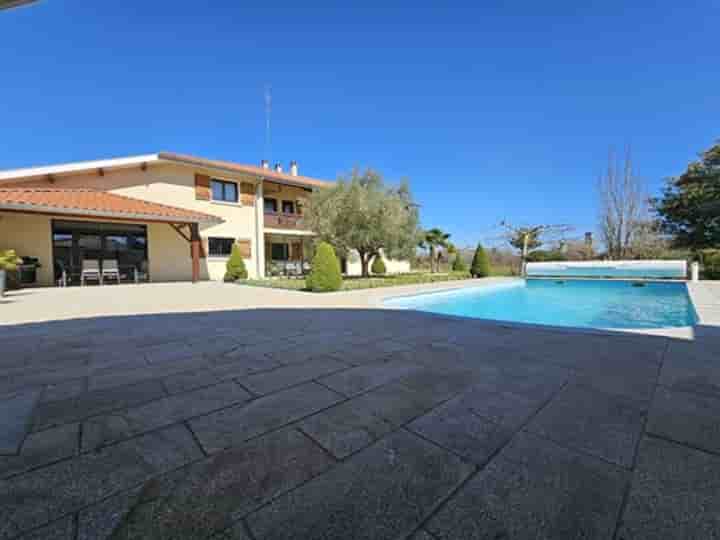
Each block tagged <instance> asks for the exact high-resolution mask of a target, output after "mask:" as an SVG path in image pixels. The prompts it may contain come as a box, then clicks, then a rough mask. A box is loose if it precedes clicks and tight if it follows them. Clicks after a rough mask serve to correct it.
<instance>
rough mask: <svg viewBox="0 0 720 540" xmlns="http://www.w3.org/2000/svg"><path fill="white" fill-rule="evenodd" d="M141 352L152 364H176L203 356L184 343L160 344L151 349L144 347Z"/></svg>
mask: <svg viewBox="0 0 720 540" xmlns="http://www.w3.org/2000/svg"><path fill="white" fill-rule="evenodd" d="M140 352H142V354H143V355H144V357H145V360H147V361H148V362H149V363H151V364H159V363H162V362H176V361H178V360H184V359H185V358H190V357H192V356H198V355H199V356H201V355H202V353H198V352H196V351H195V349H194V348H192V347H190V346H189V345H188V344H187V343H184V342H182V341H176V342H173V343H159V344H157V345H153V346H151V347H144V348H143V349H141V351H140Z"/></svg>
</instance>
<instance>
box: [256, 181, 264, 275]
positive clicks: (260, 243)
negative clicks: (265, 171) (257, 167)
mask: <svg viewBox="0 0 720 540" xmlns="http://www.w3.org/2000/svg"><path fill="white" fill-rule="evenodd" d="M264 180H265V178H264V177H261V178H260V181H259V182H258V183H257V185H256V186H255V235H256V237H255V265H256V268H255V272H256V275H257V277H258V279H263V278H264V277H265V203H264V200H263V181H264Z"/></svg>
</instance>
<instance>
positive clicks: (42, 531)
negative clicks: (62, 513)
mask: <svg viewBox="0 0 720 540" xmlns="http://www.w3.org/2000/svg"><path fill="white" fill-rule="evenodd" d="M18 540H75V521H74V520H73V517H72V516H68V517H66V518H63V519H59V520H57V521H55V522H54V523H50V524H49V525H45V526H43V527H40V528H39V529H35V530H34V531H32V532H29V533H27V534H23V535H22V536H21V537H19V539H18Z"/></svg>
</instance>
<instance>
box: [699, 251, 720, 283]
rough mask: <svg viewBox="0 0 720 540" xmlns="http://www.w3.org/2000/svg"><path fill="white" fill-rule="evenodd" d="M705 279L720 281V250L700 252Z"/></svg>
mask: <svg viewBox="0 0 720 540" xmlns="http://www.w3.org/2000/svg"><path fill="white" fill-rule="evenodd" d="M699 258H700V264H702V269H703V279H720V250H718V249H704V250H702V251H701V252H700V257H699Z"/></svg>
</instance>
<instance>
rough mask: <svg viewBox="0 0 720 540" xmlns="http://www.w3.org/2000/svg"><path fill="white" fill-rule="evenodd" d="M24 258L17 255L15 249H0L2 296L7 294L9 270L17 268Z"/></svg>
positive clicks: (0, 293)
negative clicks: (6, 281) (6, 285)
mask: <svg viewBox="0 0 720 540" xmlns="http://www.w3.org/2000/svg"><path fill="white" fill-rule="evenodd" d="M21 262H22V260H21V259H20V258H19V257H18V256H17V254H16V253H15V251H14V250H12V249H6V250H0V296H3V295H4V294H5V280H6V279H7V272H8V271H14V270H17V265H18V264H20V263H21Z"/></svg>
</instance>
